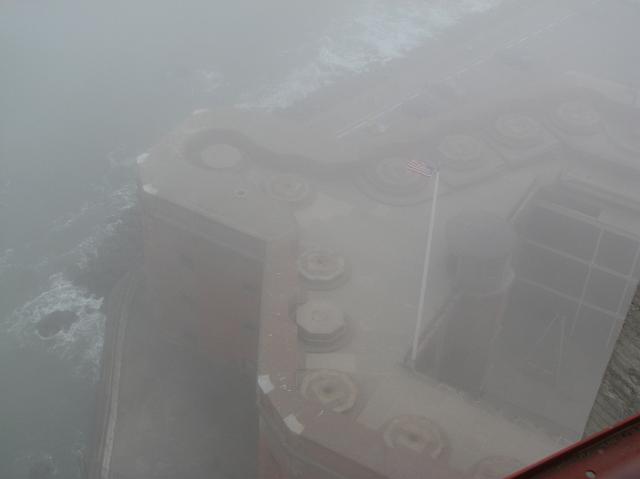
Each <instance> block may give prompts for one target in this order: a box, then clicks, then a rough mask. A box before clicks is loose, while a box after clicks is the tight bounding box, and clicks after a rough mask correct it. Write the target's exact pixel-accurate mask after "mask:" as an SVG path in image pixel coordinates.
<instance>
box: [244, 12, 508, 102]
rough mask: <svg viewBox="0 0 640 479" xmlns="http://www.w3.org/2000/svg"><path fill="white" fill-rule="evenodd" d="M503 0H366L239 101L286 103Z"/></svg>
mask: <svg viewBox="0 0 640 479" xmlns="http://www.w3.org/2000/svg"><path fill="white" fill-rule="evenodd" d="M500 3H502V0H457V1H454V0H441V1H435V2H434V1H431V2H426V1H424V0H412V1H404V2H389V1H383V0H370V1H366V2H364V5H363V8H362V9H361V11H360V13H359V14H356V15H355V16H351V17H349V18H345V19H343V20H342V21H338V22H334V23H333V24H332V25H331V26H330V27H329V28H328V31H327V32H326V33H325V35H324V36H322V38H321V39H320V40H319V41H318V42H317V44H316V45H314V46H312V47H311V49H312V50H315V53H314V54H313V60H311V61H310V62H308V63H305V64H304V65H302V66H300V67H298V68H296V69H294V70H293V71H291V72H290V73H289V74H288V75H287V76H286V78H285V79H284V81H283V82H282V83H280V84H278V85H275V86H272V87H268V88H266V89H263V90H262V91H261V92H258V94H257V95H255V96H257V97H258V98H257V99H256V100H248V101H244V102H241V103H240V104H239V105H238V107H240V108H249V109H265V110H269V111H271V110H279V109H284V108H288V107H290V106H291V105H293V104H294V103H296V102H297V101H299V100H302V99H304V98H305V97H307V96H308V95H310V94H311V93H313V92H315V91H316V90H319V89H320V88H322V87H324V86H327V85H329V84H331V83H334V82H335V81H336V80H337V79H338V78H340V77H344V76H347V75H352V74H358V73H363V72H366V71H369V70H370V69H372V68H374V67H375V66H376V65H380V64H384V63H386V62H388V61H390V60H393V59H395V58H400V57H403V56H405V55H406V54H407V53H409V52H410V51H411V50H413V49H415V48H417V47H418V46H420V45H422V44H423V43H425V41H427V40H428V39H430V38H433V37H435V36H437V35H438V34H440V33H442V32H443V31H444V30H446V29H448V28H450V27H452V26H453V25H455V24H457V23H458V22H460V20H461V19H462V18H463V17H465V16H467V15H470V14H477V13H482V12H485V11H488V10H491V9H493V8H495V7H497V6H498V5H499V4H500Z"/></svg>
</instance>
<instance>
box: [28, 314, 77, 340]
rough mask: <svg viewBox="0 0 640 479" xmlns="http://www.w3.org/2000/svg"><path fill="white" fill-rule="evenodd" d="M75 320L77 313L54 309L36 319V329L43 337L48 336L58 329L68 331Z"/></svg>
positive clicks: (55, 332) (54, 333)
mask: <svg viewBox="0 0 640 479" xmlns="http://www.w3.org/2000/svg"><path fill="white" fill-rule="evenodd" d="M76 321H78V315H77V314H76V313H74V312H73V311H54V312H53V313H49V314H47V315H46V316H44V317H43V318H41V319H40V321H38V324H37V325H36V331H37V332H38V334H39V335H40V336H42V337H43V338H50V337H52V336H55V335H56V334H58V333H59V332H60V331H63V330H64V331H68V330H69V328H70V327H71V325H72V324H73V323H75V322H76Z"/></svg>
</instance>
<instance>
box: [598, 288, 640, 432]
mask: <svg viewBox="0 0 640 479" xmlns="http://www.w3.org/2000/svg"><path fill="white" fill-rule="evenodd" d="M639 411H640V289H638V290H637V291H636V295H635V297H634V298H633V302H632V303H631V307H630V308H629V312H628V313H627V319H626V321H625V323H624V326H623V327H622V331H621V332H620V336H619V337H618V341H617V343H616V346H615V349H614V351H613V354H612V356H611V359H610V361H609V365H608V366H607V370H606V372H605V375H604V378H603V380H602V384H601V385H600V390H599V391H598V396H597V397H596V401H595V404H594V405H593V409H592V410H591V415H590V417H589V422H588V423H587V427H586V430H585V435H587V436H588V435H590V434H593V433H596V432H598V431H600V430H602V429H603V428H605V427H608V426H611V425H613V424H614V423H616V422H618V421H621V420H623V419H625V418H627V417H629V416H630V415H633V414H637V413H638V412H639Z"/></svg>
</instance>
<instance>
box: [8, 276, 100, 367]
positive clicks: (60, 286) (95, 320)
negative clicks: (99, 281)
mask: <svg viewBox="0 0 640 479" xmlns="http://www.w3.org/2000/svg"><path fill="white" fill-rule="evenodd" d="M102 301H103V300H102V298H96V297H93V296H89V295H88V294H87V291H86V290H84V289H83V288H80V287H78V286H76V285H74V284H73V283H71V282H70V281H68V280H67V279H65V278H64V277H63V275H62V274H55V275H52V276H51V277H50V278H49V289H47V290H46V291H44V292H42V293H41V294H39V295H38V296H36V297H35V298H33V299H31V300H30V301H28V302H27V303H25V304H24V305H23V306H21V307H20V308H18V309H16V310H15V311H14V312H13V313H12V314H11V315H9V318H8V319H7V320H6V321H7V325H6V326H7V328H6V329H7V331H8V332H10V333H13V334H14V335H15V337H16V338H18V340H19V342H20V344H21V345H23V346H27V345H31V344H34V342H40V343H42V344H43V345H45V347H47V348H48V349H49V351H51V352H52V353H54V354H57V355H58V356H59V357H61V358H63V359H67V360H69V362H70V363H71V364H73V365H74V368H76V371H75V372H76V373H77V374H81V375H86V376H88V377H91V378H94V379H95V378H96V377H97V373H98V368H99V365H100V356H101V353H102V344H103V338H104V320H105V317H104V314H103V313H102V312H101V311H100V307H101V306H102ZM58 310H63V311H73V312H74V313H76V314H77V315H78V321H76V322H75V323H74V324H73V325H71V327H70V328H69V329H68V330H67V331H60V332H59V333H57V334H56V335H55V336H52V337H51V338H47V339H43V338H41V337H40V336H39V335H38V333H37V331H36V325H37V323H38V321H39V320H40V319H42V318H43V317H45V316H46V315H47V314H50V313H52V312H54V311H58Z"/></svg>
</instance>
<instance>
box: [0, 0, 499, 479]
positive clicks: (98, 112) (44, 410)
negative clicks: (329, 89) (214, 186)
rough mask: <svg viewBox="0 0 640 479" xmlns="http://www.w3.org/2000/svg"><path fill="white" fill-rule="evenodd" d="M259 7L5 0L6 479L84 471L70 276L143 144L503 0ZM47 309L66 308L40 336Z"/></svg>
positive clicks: (2, 417) (80, 308)
mask: <svg viewBox="0 0 640 479" xmlns="http://www.w3.org/2000/svg"><path fill="white" fill-rule="evenodd" d="M505 1H506V0H505ZM185 3H186V5H185ZM257 3H260V2H250V1H248V0H247V1H238V2H210V1H203V0H197V1H196V0H193V1H191V2H175V1H168V0H156V1H150V0H143V1H138V2H123V1H114V2H103V3H101V4H93V5H89V4H88V2H78V1H60V2H35V1H19V2H18V1H9V2H3V5H2V6H0V58H2V59H3V61H2V63H3V66H2V67H1V68H2V75H1V77H2V80H0V82H1V83H0V84H1V85H2V88H1V89H0V381H1V384H2V388H1V391H2V393H0V477H1V478H8V479H13V478H16V479H21V478H26V477H27V475H28V470H29V467H30V466H31V465H32V464H33V463H34V462H35V461H38V460H45V461H49V462H50V463H51V464H53V465H54V467H55V470H56V474H55V477H60V478H76V477H79V476H80V474H81V468H80V466H79V464H80V462H81V461H80V459H81V457H82V455H83V451H84V450H85V448H86V445H87V440H88V435H89V434H90V431H91V421H92V419H93V418H92V413H93V404H94V398H95V385H96V382H97V379H98V373H99V365H100V354H101V351H102V341H103V330H104V321H105V318H104V315H103V314H102V312H101V309H100V308H101V305H102V303H103V301H104V298H101V297H97V296H94V295H92V294H91V293H90V292H89V291H88V290H87V289H86V288H85V287H84V286H83V285H82V284H74V283H73V282H72V280H71V276H70V275H69V274H68V273H69V271H72V270H74V269H78V268H82V267H83V266H84V265H85V264H86V262H87V258H89V257H90V256H91V255H93V254H95V252H96V249H97V248H98V246H99V245H100V244H101V243H102V242H103V241H104V240H105V239H106V238H108V237H109V236H110V235H112V234H114V231H115V230H116V229H117V225H118V223H119V222H120V221H121V218H122V214H123V213H124V212H126V211H127V210H128V209H129V208H131V207H132V206H133V205H134V203H135V161H134V158H135V157H136V156H137V155H138V154H140V153H141V152H144V151H145V149H146V148H147V147H148V145H150V144H152V143H153V142H154V141H156V140H157V139H158V138H159V137H160V136H161V135H162V134H163V133H164V132H166V131H167V130H168V129H169V128H171V127H172V126H173V125H175V124H177V123H178V122H179V121H180V120H181V118H183V117H184V116H185V115H187V114H188V113H189V112H191V111H193V110H194V109H197V108H203V107H205V108H210V107H215V106H218V105H237V106H239V107H243V108H258V109H265V110H270V111H271V110H278V109H284V108H287V107H289V106H292V105H294V104H295V103H296V102H297V101H300V100H302V99H304V98H305V97H307V96H309V95H312V94H313V93H314V92H315V91H317V90H319V89H321V88H323V87H325V86H327V85H330V84H332V83H335V82H338V81H340V79H342V78H345V77H348V76H353V75H360V74H364V73H366V72H367V71H371V70H372V69H375V68H378V67H380V66H381V65H384V64H386V63H388V62H390V61H392V60H393V59H396V58H399V57H402V56H404V55H407V54H408V53H410V52H411V51H412V50H413V49H415V48H416V47H418V46H420V45H422V44H423V43H424V42H428V41H430V40H431V39H432V38H435V37H437V36H438V35H439V34H441V33H442V32H444V31H445V30H447V29H449V28H453V27H455V26H456V25H458V24H459V23H460V22H461V21H464V18H466V17H467V16H469V15H478V14H482V13H483V12H485V11H488V10H490V9H493V8H496V7H498V6H499V5H500V3H501V0H448V1H445V0H435V1H424V0H404V1H402V0H398V1H391V0H388V1H382V0H353V1H350V2H344V1H337V0H333V1H331V0H330V1H326V2H306V1H294V0H287V1H284V0H277V1H273V2H263V3H264V5H256V4H257ZM58 309H64V310H71V311H74V312H75V313H76V314H77V315H78V318H79V320H78V321H77V322H76V323H75V324H74V325H73V326H72V327H71V328H70V329H69V330H68V331H63V332H61V333H59V334H58V335H56V336H54V337H52V338H48V339H43V338H41V337H40V336H38V334H37V332H36V330H35V325H36V323H37V321H38V320H39V319H40V318H41V317H43V316H44V315H46V314H48V313H50V312H52V311H55V310H58Z"/></svg>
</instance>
